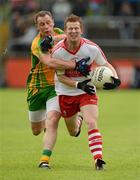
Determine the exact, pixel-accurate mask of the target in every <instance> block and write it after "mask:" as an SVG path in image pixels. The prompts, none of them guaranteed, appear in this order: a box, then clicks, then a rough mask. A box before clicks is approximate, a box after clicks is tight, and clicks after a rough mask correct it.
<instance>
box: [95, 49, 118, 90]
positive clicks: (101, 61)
mask: <svg viewBox="0 0 140 180" xmlns="http://www.w3.org/2000/svg"><path fill="white" fill-rule="evenodd" d="M95 61H96V63H97V64H98V65H100V66H106V67H108V68H110V69H111V70H112V72H113V75H114V76H112V77H111V78H112V83H105V84H104V89H106V90H109V89H115V88H117V87H119V86H120V84H121V80H120V79H119V77H118V74H117V72H116V70H115V68H114V67H113V66H112V65H111V64H110V63H109V62H108V61H107V58H106V56H105V55H104V53H103V52H102V50H100V49H98V51H97V55H96V59H95Z"/></svg>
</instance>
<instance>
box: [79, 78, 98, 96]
mask: <svg viewBox="0 0 140 180" xmlns="http://www.w3.org/2000/svg"><path fill="white" fill-rule="evenodd" d="M89 81H91V79H87V80H85V81H82V82H78V83H77V88H78V89H82V90H83V91H85V92H86V93H87V94H89V95H92V94H95V88H94V86H91V85H88V82H89Z"/></svg>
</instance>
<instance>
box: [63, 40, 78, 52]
mask: <svg viewBox="0 0 140 180" xmlns="http://www.w3.org/2000/svg"><path fill="white" fill-rule="evenodd" d="M79 46H80V40H79V41H76V42H70V41H66V47H67V49H68V50H70V51H74V50H75V49H77V48H78V47H79Z"/></svg>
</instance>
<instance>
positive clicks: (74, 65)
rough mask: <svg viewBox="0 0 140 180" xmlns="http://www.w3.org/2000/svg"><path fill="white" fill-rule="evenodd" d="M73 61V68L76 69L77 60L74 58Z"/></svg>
mask: <svg viewBox="0 0 140 180" xmlns="http://www.w3.org/2000/svg"><path fill="white" fill-rule="evenodd" d="M71 62H72V66H73V67H72V68H73V69H75V68H76V60H75V59H72V60H71Z"/></svg>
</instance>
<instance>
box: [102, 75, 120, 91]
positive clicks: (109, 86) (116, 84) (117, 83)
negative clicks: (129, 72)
mask: <svg viewBox="0 0 140 180" xmlns="http://www.w3.org/2000/svg"><path fill="white" fill-rule="evenodd" d="M111 78H112V79H113V83H105V84H104V88H103V89H106V90H110V89H115V88H117V87H119V86H120V84H121V80H120V79H117V78H115V77H113V76H111Z"/></svg>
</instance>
